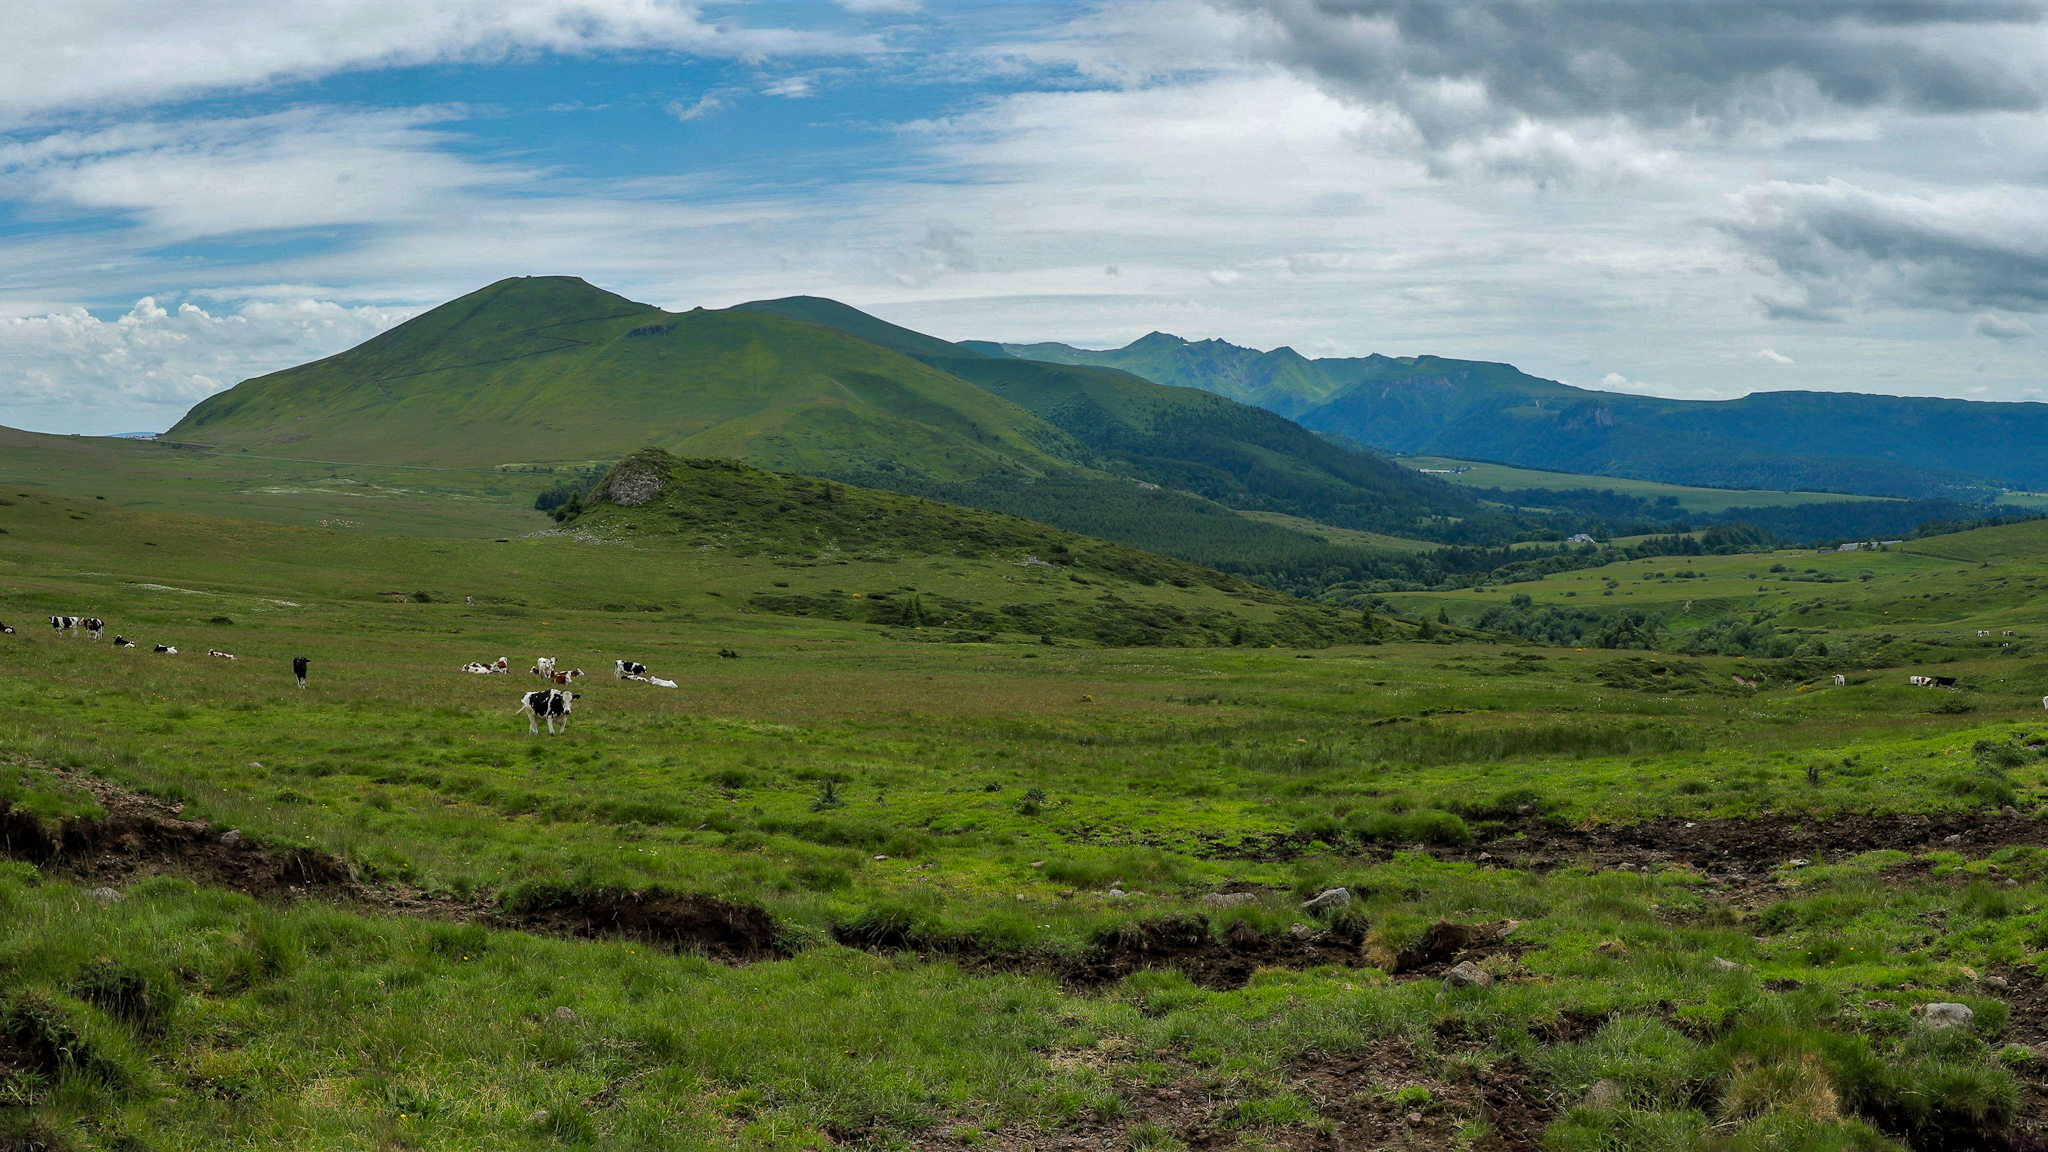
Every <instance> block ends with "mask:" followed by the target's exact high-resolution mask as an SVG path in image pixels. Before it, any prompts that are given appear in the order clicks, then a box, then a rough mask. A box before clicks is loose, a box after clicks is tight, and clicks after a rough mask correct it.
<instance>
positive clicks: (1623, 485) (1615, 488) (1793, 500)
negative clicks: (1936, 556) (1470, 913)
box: [1397, 456, 1884, 516]
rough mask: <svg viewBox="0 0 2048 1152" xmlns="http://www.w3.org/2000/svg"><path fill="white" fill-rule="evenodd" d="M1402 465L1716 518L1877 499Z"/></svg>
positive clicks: (1475, 466)
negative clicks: (1731, 512)
mask: <svg viewBox="0 0 2048 1152" xmlns="http://www.w3.org/2000/svg"><path fill="white" fill-rule="evenodd" d="M1397 459H1398V460H1399V461H1400V463H1402V464H1403V465H1405V466H1407V467H1410V468H1416V469H1423V468H1427V469H1430V470H1432V471H1433V472H1437V473H1440V475H1439V479H1443V480H1448V481H1450V482H1451V483H1453V484H1462V485H1464V486H1465V487H1467V488H1509V489H1517V488H1549V489H1554V490H1567V491H1568V490H1572V489H1585V490H1588V491H1594V492H1599V491H1610V492H1614V493H1617V494H1620V495H1623V496H1636V497H1640V498H1641V499H1644V500H1656V499H1659V498H1662V497H1666V496H1668V497H1671V498H1672V499H1674V500H1676V501H1677V502H1678V506H1679V507H1680V508H1683V509H1684V510H1685V511H1687V512H1694V513H1699V514H1701V515H1707V516H1711V515H1715V514H1718V513H1721V512H1726V511H1727V510H1728V509H1730V508H1782V507H1791V506H1796V505H1800V504H1827V503H1832V502H1835V501H1840V500H1879V499H1884V497H1878V496H1851V495H1847V494H1844V493H1840V492H1776V491H1770V490H1767V489H1753V488H1701V487H1697V486H1695V485H1691V484H1666V483H1663V482H1662V481H1657V480H1635V479H1631V478H1629V477H1626V476H1595V475H1591V474H1587V473H1579V472H1552V471H1548V470H1546V469H1542V468H1518V467H1516V466H1514V465H1512V464H1490V463H1487V462H1485V461H1482V460H1459V459H1456V458H1453V457H1449V456H1401V457H1398V458H1397Z"/></svg>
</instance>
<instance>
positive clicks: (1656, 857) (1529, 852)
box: [1194, 812, 2048, 877]
mask: <svg viewBox="0 0 2048 1152" xmlns="http://www.w3.org/2000/svg"><path fill="white" fill-rule="evenodd" d="M1319 843H1320V844H1329V840H1328V837H1327V836H1316V837H1312V836H1308V835H1306V834H1303V833H1272V834H1268V835H1263V836H1249V837H1241V838H1238V839H1225V838H1223V837H1221V836H1205V837H1203V838H1202V842H1201V844H1200V846H1199V847H1198V848H1196V850H1195V852H1194V854H1195V855H1197V856H1200V857H1203V858H1205V859H1216V860H1257V861H1263V862H1279V861H1287V860H1292V859H1295V858H1296V857H1299V856H1303V855H1308V854H1310V853H1314V852H1326V851H1328V849H1327V848H1322V847H1318V846H1317V845H1318V844H1319ZM2015 845H2020V846H2030V847H2048V820H2040V819H2035V818H2034V817H2032V816H2027V815H2017V816H2003V815H1998V814H1995V813H1978V812H1933V813H1913V814H1886V815H1862V814H1853V813H1838V814H1834V815H1829V816H1762V817H1757V818H1754V819H1735V820H1676V819H1662V820H1649V821H1645V822H1643V823H1640V824H1622V825H1595V826H1592V827H1583V828H1572V827H1561V826H1559V825H1555V824H1551V823H1548V822H1545V821H1543V820H1540V819H1534V818H1531V819H1527V820H1523V821H1520V822H1517V823H1514V824H1509V825H1494V826H1489V827H1488V828H1487V829H1485V830H1483V831H1482V832H1481V833H1480V835H1479V837H1478V838H1477V839H1476V840H1475V842H1474V843H1471V844H1467V845H1452V846H1442V845H1439V846H1429V847H1427V848H1424V846H1422V845H1410V846H1399V847H1389V846H1387V845H1382V844H1375V843H1370V842H1346V843H1341V844H1333V845H1330V846H1331V847H1335V848H1338V849H1339V850H1341V851H1343V852H1344V853H1347V854H1351V855H1357V856H1360V857H1364V858H1368V859H1381V860H1385V859H1389V858H1391V857H1392V856H1393V854H1394V852H1395V851H1399V850H1410V849H1421V850H1426V851H1428V852H1429V853H1430V855H1432V856H1435V857H1436V858H1437V859H1439V860H1459V861H1469V862H1474V863H1479V864H1497V865H1500V866H1501V867H1515V868H1530V869H1537V870H1542V869H1548V868H1555V867H1560V866H1564V865H1574V864H1576V865H1587V866H1591V867H1596V868H1612V867H1617V866H1619V865H1621V864H1634V865H1636V866H1638V867H1640V866H1643V865H1647V864H1662V865H1682V866H1685V867H1688V868H1691V869H1693V870H1695V871H1698V872H1701V873H1704V874H1706V875H1709V876H1717V877H1718V876H1729V877H1741V876H1746V875H1749V874H1752V873H1761V872H1768V871H1770V870H1771V869H1773V868H1776V867H1777V866H1779V865H1781V864H1784V863H1785V862H1787V861H1788V860H1792V859H1795V858H1800V859H1809V860H1811V859H1816V858H1820V857H1826V858H1829V859H1836V858H1840V857H1844V856H1854V855H1857V854H1859V853H1863V852H1875V851H1878V850H1880V849H1887V848H1889V849H1896V850H1898V851H1901V852H1908V853H1922V852H1930V851H1934V850H1936V849H1943V850H1947V851H1951V852H1957V853H1960V854H1961V855H1963V856H1965V857H1970V858H1975V857H1980V856H1986V855H1989V854H1990V853H1992V852H1995V851H1997V850H1998V849H2000V848H2007V847H2012V846H2015Z"/></svg>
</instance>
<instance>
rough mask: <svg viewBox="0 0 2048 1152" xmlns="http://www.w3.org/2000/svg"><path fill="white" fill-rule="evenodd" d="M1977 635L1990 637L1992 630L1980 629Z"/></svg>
mask: <svg viewBox="0 0 2048 1152" xmlns="http://www.w3.org/2000/svg"><path fill="white" fill-rule="evenodd" d="M1977 635H1979V636H1989V635H1991V630H1990V629H1989V628H1979V629H1977Z"/></svg>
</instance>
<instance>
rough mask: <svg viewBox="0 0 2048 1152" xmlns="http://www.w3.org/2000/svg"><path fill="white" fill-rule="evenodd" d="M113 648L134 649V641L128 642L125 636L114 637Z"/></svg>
mask: <svg viewBox="0 0 2048 1152" xmlns="http://www.w3.org/2000/svg"><path fill="white" fill-rule="evenodd" d="M114 647H116V648H133V647H135V641H133V640H130V639H129V638H127V637H126V636H116V637H114Z"/></svg>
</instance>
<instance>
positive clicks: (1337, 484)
mask: <svg viewBox="0 0 2048 1152" xmlns="http://www.w3.org/2000/svg"><path fill="white" fill-rule="evenodd" d="M737 308H738V309H740V310H749V311H760V312H769V313H772V314H775V315H780V316H789V317H792V318H799V319H805V320H809V321H811V322H814V323H819V324H824V325H827V326H830V327H835V328H838V329H840V330H841V331H845V332H848V333H851V334H854V335H858V336H861V337H863V338H865V339H869V340H873V341H875V342H877V343H881V344H884V345H885V346H888V347H891V348H894V349H897V350H899V351H902V352H905V353H906V354H908V355H912V356H915V357H916V358H917V359H919V360H921V361H923V362H924V363H926V364H928V365H930V366H932V367H934V368H938V369H941V370H943V371H945V372H947V373H948V374H950V375H953V376H957V377H959V378H961V379H963V380H968V381H971V382H973V383H975V384H978V385H980V386H981V387H983V388H985V389H987V390H988V391H990V392H992V393H994V394H995V395H997V396H1000V397H1002V398H1003V399H1005V400H1009V401H1011V402H1013V403H1015V404H1016V405H1018V406H1019V407H1021V408H1024V409H1025V410H1027V411H1029V412H1031V413H1033V414H1034V415H1037V416H1039V417H1041V418H1042V419H1044V420H1045V421H1047V422H1048V423H1050V424H1052V425H1053V426H1054V427H1056V428H1058V429H1060V430H1061V431H1062V432H1065V433H1066V434H1068V435H1069V436H1072V437H1073V438H1074V439H1075V440H1076V441H1078V442H1080V443H1082V444H1084V445H1086V446H1087V447H1088V448H1090V449H1092V450H1094V452H1095V453H1097V454H1098V456H1099V457H1100V458H1101V460H1102V461H1103V463H1104V466H1105V467H1109V468H1112V469H1115V470H1117V471H1120V472H1124V473H1126V474H1128V475H1130V476H1131V477H1133V478H1134V479H1137V480H1142V481H1145V482H1148V483H1153V484H1159V485H1162V486H1164V487H1166V488H1175V489H1181V490H1184V491H1188V492H1194V493H1197V494H1199V495H1202V496H1205V497H1207V498H1209V499H1211V500H1215V501H1218V502H1220V503H1223V504H1227V505H1229V506H1230V507H1232V508H1237V509H1242V510H1247V511H1257V512H1280V513H1285V514H1288V515H1293V516H1300V517H1306V518H1308V519H1312V520H1317V521H1321V522H1323V523H1327V524H1330V525H1333V526H1336V527H1341V528H1351V529H1361V530H1366V531H1377V532H1384V533H1389V534H1394V535H1405V536H1422V537H1426V538H1430V539H1438V540H1460V539H1475V538H1483V537H1488V536H1491V537H1497V538H1501V539H1505V538H1506V536H1507V535H1508V534H1509V533H1510V532H1511V531H1512V529H1511V528H1510V527H1508V526H1507V525H1506V524H1505V522H1504V521H1503V520H1502V518H1501V517H1500V516H1499V515H1497V514H1495V513H1489V512H1487V511H1485V510H1484V509H1483V508H1482V507H1481V505H1480V504H1479V503H1478V501H1476V500H1474V499H1473V498H1472V497H1471V496H1470V495H1468V494H1467V493H1465V492H1463V491H1461V490H1460V489H1458V487H1457V486H1455V485H1451V484H1447V483H1444V482H1442V481H1439V480H1436V479H1434V478H1431V477H1426V476H1422V475H1419V474H1418V473H1416V472H1415V471H1414V470H1413V469H1411V468H1405V467H1402V466H1399V465H1396V464H1394V463H1393V462H1391V461H1389V460H1386V459H1383V458H1381V457H1379V456H1377V455H1374V454H1370V453H1361V452H1357V451H1354V450H1351V449H1348V448H1343V447H1339V446H1337V445H1335V444H1332V443H1330V442H1329V441H1328V440H1326V439H1324V438H1322V437H1319V436H1316V435H1315V434H1313V433H1311V432H1309V431H1308V430H1307V429H1305V428H1303V427H1301V426H1300V425H1298V424H1295V423H1293V422H1291V421H1288V420H1286V419H1284V418H1282V417H1280V416H1278V415H1276V414H1274V413H1272V412H1270V411H1267V410H1264V409H1261V408H1257V407H1252V406H1250V405H1246V404H1240V403H1237V402H1235V401H1232V400H1229V399H1226V398H1224V397H1221V396H1218V395H1216V394H1214V393H1211V392H1207V391H1203V390H1201V389H1195V388H1179V387H1165V386H1162V385H1159V384H1155V383H1153V382H1152V381H1150V380H1146V379H1144V378H1142V377H1140V376H1137V375H1133V374H1132V373H1129V372H1125V371H1120V370H1115V369H1105V368H1100V367H1093V366H1089V365H1077V364H1061V363H1052V362H1047V361H1039V360H1032V359H1028V358H1024V357H1020V356H1012V355H1007V354H996V355H991V354H989V353H984V352H981V351H979V350H977V349H975V348H970V347H967V346H964V345H959V344H951V343H948V342H946V341H942V340H938V339H936V338H934V337H930V336H926V335H924V334H922V333H919V332H913V331H911V330H909V329H907V328H901V327H898V326H896V325H893V324H889V323H888V322H886V321H883V320H880V319H877V318H875V317H873V316H869V315H867V314H866V313H864V312H861V311H859V310H858V309H855V308H851V307H848V306H846V305H844V304H840V303H837V302H836V301H830V300H820V299H818V298H816V297H802V296H799V297H790V298H788V299H783V300H759V301H753V302H750V303H747V304H741V305H738V306H737Z"/></svg>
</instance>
